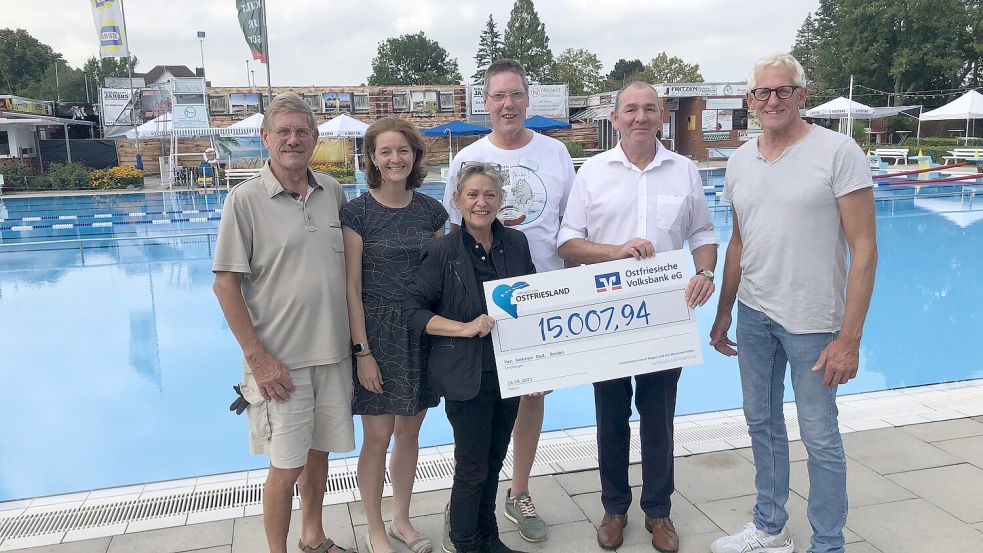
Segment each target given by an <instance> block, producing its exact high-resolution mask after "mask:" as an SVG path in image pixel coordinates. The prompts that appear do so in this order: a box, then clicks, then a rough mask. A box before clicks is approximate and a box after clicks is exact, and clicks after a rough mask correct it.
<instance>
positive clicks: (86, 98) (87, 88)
mask: <svg viewBox="0 0 983 553" xmlns="http://www.w3.org/2000/svg"><path fill="white" fill-rule="evenodd" d="M82 79H83V80H84V81H85V103H86V104H91V103H92V100H91V99H90V98H89V74H88V73H86V72H85V71H83V72H82Z"/></svg>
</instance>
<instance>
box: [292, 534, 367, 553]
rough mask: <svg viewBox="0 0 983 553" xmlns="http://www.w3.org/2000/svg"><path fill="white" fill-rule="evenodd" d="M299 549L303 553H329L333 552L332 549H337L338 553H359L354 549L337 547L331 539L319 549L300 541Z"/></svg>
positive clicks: (326, 540)
mask: <svg viewBox="0 0 983 553" xmlns="http://www.w3.org/2000/svg"><path fill="white" fill-rule="evenodd" d="M297 547H299V548H300V550H301V551H302V552H303V553H328V552H329V551H331V548H332V547H334V548H336V549H337V552H340V553H358V552H357V551H355V550H354V549H345V548H344V547H342V546H340V545H337V544H336V543H335V542H334V541H333V540H332V539H331V538H327V539H325V540H324V543H322V544H321V545H319V546H317V547H311V546H309V545H304V540H298V541H297Z"/></svg>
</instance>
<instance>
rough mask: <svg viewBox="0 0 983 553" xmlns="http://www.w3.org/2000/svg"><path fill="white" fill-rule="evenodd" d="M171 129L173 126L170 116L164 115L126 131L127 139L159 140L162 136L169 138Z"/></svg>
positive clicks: (168, 114)
mask: <svg viewBox="0 0 983 553" xmlns="http://www.w3.org/2000/svg"><path fill="white" fill-rule="evenodd" d="M172 129H173V124H172V123H171V114H170V113H164V114H162V115H158V116H157V117H154V118H153V119H151V120H150V121H147V122H146V123H144V124H142V125H140V126H139V127H137V128H136V129H130V130H128V131H126V137H127V138H137V137H139V138H160V137H162V136H171V130H172Z"/></svg>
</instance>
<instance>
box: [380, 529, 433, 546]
mask: <svg viewBox="0 0 983 553" xmlns="http://www.w3.org/2000/svg"><path fill="white" fill-rule="evenodd" d="M389 535H390V536H392V537H394V538H396V540H398V541H399V542H401V543H402V544H403V545H405V546H406V547H409V548H410V551H412V552H413V553H433V543H432V542H431V541H430V539H429V538H427V537H426V536H423V535H419V536H418V537H417V538H416V539H415V540H413V541H407V540H406V538H404V537H403V535H402V534H400V533H399V530H397V529H396V525H395V524H391V525H389Z"/></svg>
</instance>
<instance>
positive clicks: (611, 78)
mask: <svg viewBox="0 0 983 553" xmlns="http://www.w3.org/2000/svg"><path fill="white" fill-rule="evenodd" d="M644 70H645V64H643V63H642V60H639V59H634V60H626V59H625V58H621V59H619V60H618V61H616V62H615V63H614V68H613V69H611V72H610V73H608V76H607V81H606V82H605V83H604V88H605V89H606V90H618V89H620V88H621V87H623V86H625V85H626V84H628V83H630V82H632V81H634V80H636V79H638V77H639V75H640V74H641V73H642V71H644Z"/></svg>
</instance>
